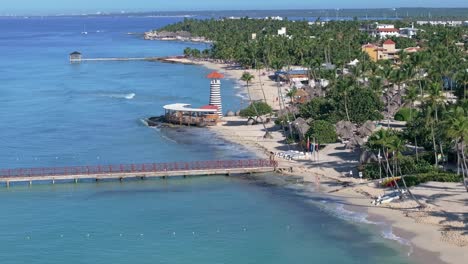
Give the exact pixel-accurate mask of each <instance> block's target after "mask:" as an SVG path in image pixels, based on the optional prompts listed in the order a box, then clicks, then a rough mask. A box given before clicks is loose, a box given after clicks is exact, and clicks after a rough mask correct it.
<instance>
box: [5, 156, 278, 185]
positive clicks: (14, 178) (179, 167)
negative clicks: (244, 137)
mask: <svg viewBox="0 0 468 264" xmlns="http://www.w3.org/2000/svg"><path fill="white" fill-rule="evenodd" d="M276 167H277V162H276V161H273V160H264V159H252V160H216V161H192V162H172V163H144V164H120V165H95V166H74V167H56V168H24V169H22V168H18V169H1V170H0V182H4V183H7V186H9V183H10V182H29V183H30V184H32V182H33V181H47V180H50V181H53V182H54V183H55V180H75V182H77V181H78V179H96V180H99V179H120V180H122V179H124V178H132V177H136V178H146V177H170V176H197V175H198V176H202V175H222V174H237V173H259V172H272V171H275V169H276Z"/></svg>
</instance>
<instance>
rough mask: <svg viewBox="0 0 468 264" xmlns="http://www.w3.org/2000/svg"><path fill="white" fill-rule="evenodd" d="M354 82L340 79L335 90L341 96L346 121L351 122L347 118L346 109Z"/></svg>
mask: <svg viewBox="0 0 468 264" xmlns="http://www.w3.org/2000/svg"><path fill="white" fill-rule="evenodd" d="M353 85H354V82H353V80H352V79H346V78H341V79H340V80H338V82H337V83H336V88H337V90H338V91H339V92H340V93H341V94H342V95H343V102H344V107H345V113H346V119H347V120H348V121H349V122H351V118H350V117H349V109H348V101H349V99H348V96H349V94H350V92H351V91H352V89H353V88H354V86H353Z"/></svg>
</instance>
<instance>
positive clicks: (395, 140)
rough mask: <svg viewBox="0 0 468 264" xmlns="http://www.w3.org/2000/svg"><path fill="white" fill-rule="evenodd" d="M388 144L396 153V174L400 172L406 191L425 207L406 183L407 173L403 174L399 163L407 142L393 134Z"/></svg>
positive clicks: (390, 149)
mask: <svg viewBox="0 0 468 264" xmlns="http://www.w3.org/2000/svg"><path fill="white" fill-rule="evenodd" d="M387 146H388V150H389V151H391V152H392V153H394V155H393V157H392V159H393V160H394V164H395V168H396V174H398V173H399V174H400V177H401V181H402V182H403V185H404V186H405V189H406V191H407V192H408V193H409V195H410V196H411V199H413V200H414V201H415V202H416V203H417V204H418V205H419V207H424V205H423V204H422V203H421V202H419V200H418V199H416V197H415V196H414V195H413V193H412V192H411V190H410V189H409V188H408V186H407V185H406V181H405V175H403V174H402V172H401V166H400V164H399V159H400V158H401V156H402V154H401V153H402V152H403V151H404V150H405V149H406V146H405V142H404V141H403V140H402V139H401V138H400V137H398V136H393V137H392V138H391V139H390V140H389V142H388V145H387Z"/></svg>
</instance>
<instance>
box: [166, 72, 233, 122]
mask: <svg viewBox="0 0 468 264" xmlns="http://www.w3.org/2000/svg"><path fill="white" fill-rule="evenodd" d="M207 78H208V79H211V82H210V103H209V104H208V105H205V106H202V107H199V108H192V107H191V106H190V104H185V103H176V104H170V105H165V106H164V107H163V108H164V111H165V114H164V118H165V121H166V122H168V123H173V124H178V125H187V126H215V125H216V124H217V123H218V122H219V121H220V120H221V118H222V117H223V106H222V101H221V79H223V78H224V75H223V74H221V73H218V72H212V73H210V74H208V76H207Z"/></svg>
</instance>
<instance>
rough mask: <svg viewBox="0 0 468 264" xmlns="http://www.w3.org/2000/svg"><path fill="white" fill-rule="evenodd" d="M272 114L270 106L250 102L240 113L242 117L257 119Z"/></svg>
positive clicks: (263, 103)
mask: <svg viewBox="0 0 468 264" xmlns="http://www.w3.org/2000/svg"><path fill="white" fill-rule="evenodd" d="M272 112H273V109H272V108H271V106H270V105H268V104H267V103H265V102H259V101H258V102H252V103H251V104H250V105H249V106H248V107H247V108H245V109H242V110H241V111H240V116H242V117H258V116H263V115H268V114H271V113H272Z"/></svg>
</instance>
